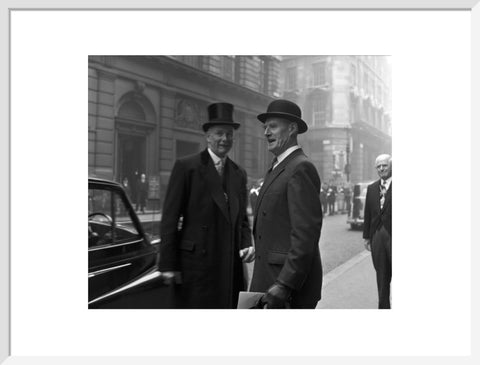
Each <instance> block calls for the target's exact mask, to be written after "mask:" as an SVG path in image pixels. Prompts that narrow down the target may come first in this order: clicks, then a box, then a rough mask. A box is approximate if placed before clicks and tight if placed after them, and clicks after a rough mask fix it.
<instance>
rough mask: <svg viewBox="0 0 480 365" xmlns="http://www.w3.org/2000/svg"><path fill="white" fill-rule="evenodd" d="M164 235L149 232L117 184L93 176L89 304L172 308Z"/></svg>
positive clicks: (89, 189)
mask: <svg viewBox="0 0 480 365" xmlns="http://www.w3.org/2000/svg"><path fill="white" fill-rule="evenodd" d="M159 244H160V240H159V239H152V238H151V237H149V236H148V235H147V234H145V232H144V230H143V228H142V225H141V222H140V221H139V219H138V216H137V215H136V214H135V211H134V209H133V207H132V205H131V203H130V201H129V199H128V197H127V196H126V194H125V191H124V190H123V188H122V186H121V185H120V184H118V183H115V182H112V181H107V180H100V179H93V178H90V179H89V180H88V307H89V308H124V309H129V308H170V307H172V305H173V303H172V302H171V298H172V295H171V294H172V293H171V290H173V288H172V287H170V286H167V285H165V284H164V279H163V277H162V273H161V272H160V271H159V270H158V259H159Z"/></svg>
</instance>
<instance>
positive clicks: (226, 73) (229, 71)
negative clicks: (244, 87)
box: [222, 56, 235, 81]
mask: <svg viewBox="0 0 480 365" xmlns="http://www.w3.org/2000/svg"><path fill="white" fill-rule="evenodd" d="M222 76H223V77H224V78H226V79H227V80H231V81H233V80H234V77H235V56H223V57H222Z"/></svg>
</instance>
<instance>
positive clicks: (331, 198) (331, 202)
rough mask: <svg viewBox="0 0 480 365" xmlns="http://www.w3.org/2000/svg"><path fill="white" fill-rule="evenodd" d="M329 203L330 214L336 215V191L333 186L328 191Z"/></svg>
mask: <svg viewBox="0 0 480 365" xmlns="http://www.w3.org/2000/svg"><path fill="white" fill-rule="evenodd" d="M327 203H328V214H329V215H334V214H335V190H334V187H333V186H330V187H329V188H328V191H327Z"/></svg>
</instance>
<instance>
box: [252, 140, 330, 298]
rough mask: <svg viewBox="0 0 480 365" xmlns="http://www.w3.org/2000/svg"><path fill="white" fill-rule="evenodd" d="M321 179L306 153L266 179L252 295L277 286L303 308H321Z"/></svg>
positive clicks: (295, 156)
mask: <svg viewBox="0 0 480 365" xmlns="http://www.w3.org/2000/svg"><path fill="white" fill-rule="evenodd" d="M319 194H320V178H319V176H318V173H317V170H316V168H315V166H314V165H313V164H312V163H311V162H310V161H309V160H308V158H307V156H305V154H304V153H303V151H302V150H301V149H297V150H295V151H294V152H292V153H291V154H290V155H288V156H287V158H286V159H285V160H283V161H282V162H281V163H280V164H279V165H278V166H277V167H276V168H275V169H274V170H273V171H272V172H270V173H268V174H267V176H266V177H265V182H264V183H263V185H262V189H261V190H260V195H259V196H258V199H257V205H256V209H255V216H254V225H253V235H254V239H255V251H256V255H255V265H254V270H253V277H252V285H251V287H250V290H251V291H255V292H265V291H266V290H267V289H268V288H269V287H270V286H271V285H272V284H273V283H274V282H275V281H278V282H280V283H282V284H284V285H286V286H288V287H290V288H291V289H293V295H292V297H293V300H292V302H293V303H295V304H297V305H298V306H300V307H301V306H302V305H303V304H307V305H308V304H311V303H316V301H318V300H320V297H321V289H322V263H321V258H320V250H319V239H320V231H321V228H322V219H323V218H322V207H321V204H320V197H319Z"/></svg>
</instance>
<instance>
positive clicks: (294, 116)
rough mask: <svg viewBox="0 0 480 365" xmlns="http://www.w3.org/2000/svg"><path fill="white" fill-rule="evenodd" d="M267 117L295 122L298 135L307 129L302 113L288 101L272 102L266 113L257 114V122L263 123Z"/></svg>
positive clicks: (295, 105)
mask: <svg viewBox="0 0 480 365" xmlns="http://www.w3.org/2000/svg"><path fill="white" fill-rule="evenodd" d="M269 117H279V118H284V119H287V120H289V121H291V122H295V123H297V125H298V134H301V133H305V132H306V131H307V129H308V126H307V123H305V122H304V121H303V120H302V111H301V110H300V107H299V106H298V105H297V104H295V103H293V102H291V101H288V100H282V99H278V100H274V101H272V102H271V103H270V104H269V105H268V108H267V112H266V113H262V114H259V115H258V116H257V118H258V120H259V121H260V122H262V123H265V121H266V120H267V118H269Z"/></svg>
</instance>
